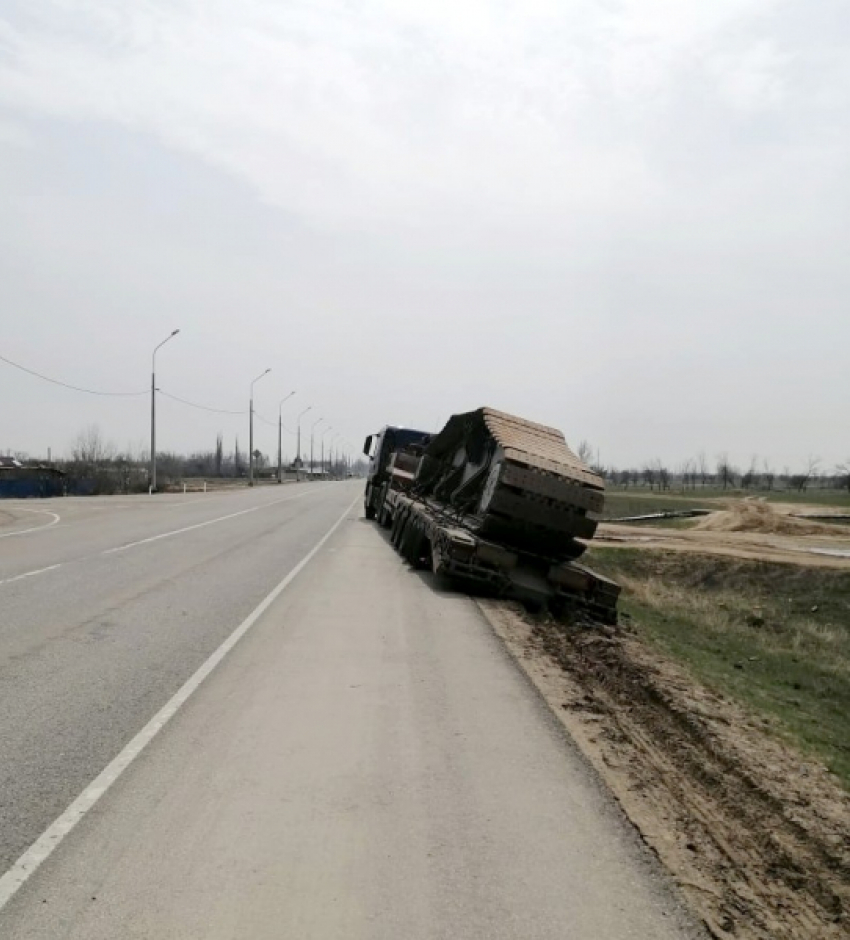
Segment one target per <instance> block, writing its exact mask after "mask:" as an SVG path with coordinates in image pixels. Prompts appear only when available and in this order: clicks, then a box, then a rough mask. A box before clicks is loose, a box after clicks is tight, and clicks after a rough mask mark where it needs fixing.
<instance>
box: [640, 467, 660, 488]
mask: <svg viewBox="0 0 850 940" xmlns="http://www.w3.org/2000/svg"><path fill="white" fill-rule="evenodd" d="M641 475H642V476H643V482H644V483H646V484H647V486H648V487H649V488H650V490H653V489H655V484H656V483H657V482H658V471H657V469H656V467H655V462H654V461H653V462H652V463H645V464H644V465H643V470H642V471H641Z"/></svg>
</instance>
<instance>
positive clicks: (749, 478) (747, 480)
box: [741, 454, 759, 490]
mask: <svg viewBox="0 0 850 940" xmlns="http://www.w3.org/2000/svg"><path fill="white" fill-rule="evenodd" d="M758 460H759V458H758V454H753V456H752V458H751V459H750V466H749V468H748V469H747V472H746V473H744V474H743V475H742V476H741V489H743V490H748V489H749V488H750V487H751V486H755V484H756V474H757V470H758Z"/></svg>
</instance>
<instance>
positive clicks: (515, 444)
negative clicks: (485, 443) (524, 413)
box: [481, 408, 605, 490]
mask: <svg viewBox="0 0 850 940" xmlns="http://www.w3.org/2000/svg"><path fill="white" fill-rule="evenodd" d="M481 412H482V415H483V417H484V423H485V424H486V426H487V429H488V430H489V432H490V433H491V434H492V435H493V437H494V438H495V439H496V441H497V442H498V443H499V444H500V445H501V447H502V448H503V450H504V451H505V458H506V459H507V460H513V461H516V462H517V463H524V464H526V465H528V466H530V467H536V468H537V469H539V470H544V471H546V472H548V473H554V474H555V475H556V476H561V477H567V478H569V479H570V480H576V481H579V482H581V483H583V484H584V485H585V486H590V487H593V488H594V489H599V490H602V489H604V487H605V484H604V482H603V480H602V478H601V477H600V476H598V475H597V474H595V473H593V472H592V471H591V470H590V469H588V467H587V466H586V465H585V464H584V462H583V461H581V460H580V459H579V458H578V457H577V456H576V455H575V454H574V453H573V452H572V451H571V450H570V448H569V446H568V445H567V441H566V439H565V438H564V435H563V434H562V433H561V432H560V431H559V430H557V428H550V427H547V426H546V425H545V424H537V423H535V422H534V421H527V420H525V419H524V418H518V417H516V416H514V415H509V414H505V413H504V412H503V411H496V410H495V409H493V408H482V409H481Z"/></svg>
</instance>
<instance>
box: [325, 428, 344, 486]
mask: <svg viewBox="0 0 850 940" xmlns="http://www.w3.org/2000/svg"><path fill="white" fill-rule="evenodd" d="M340 436H341V435H340V432H339V431H334V433H333V434H332V435H331V441H330V451H331V453H330V457H329V459H328V471H329V475H330V476H333V470H334V448H336V450H337V461H339V445H338V444H337V441H339V439H340Z"/></svg>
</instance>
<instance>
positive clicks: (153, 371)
mask: <svg viewBox="0 0 850 940" xmlns="http://www.w3.org/2000/svg"><path fill="white" fill-rule="evenodd" d="M179 332H180V330H173V331H172V333H171V334H170V335H169V336H166V337H165V339H164V340H163V341H162V342H161V343H160V344H159V346H156V347H154V351H153V355H152V356H151V493H155V492H156V352H157V350H158V349H159V348H160V346H164V345H165V344H166V343H167V342H168V341H169V340H170V339H174V337H175V336H176V335H177V334H178V333H179Z"/></svg>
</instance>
